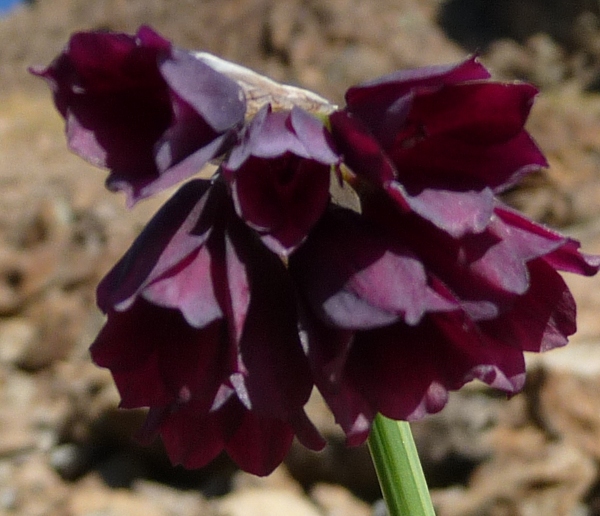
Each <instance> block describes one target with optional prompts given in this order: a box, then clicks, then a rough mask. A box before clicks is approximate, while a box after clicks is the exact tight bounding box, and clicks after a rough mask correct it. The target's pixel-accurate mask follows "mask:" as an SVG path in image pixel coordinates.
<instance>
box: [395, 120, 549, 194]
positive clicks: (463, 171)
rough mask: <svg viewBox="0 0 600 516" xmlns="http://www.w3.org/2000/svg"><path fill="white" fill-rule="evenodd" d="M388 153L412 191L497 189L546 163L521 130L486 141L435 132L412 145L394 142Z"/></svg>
mask: <svg viewBox="0 0 600 516" xmlns="http://www.w3.org/2000/svg"><path fill="white" fill-rule="evenodd" d="M389 153H390V159H391V160H392V162H393V163H394V165H395V167H396V170H397V171H398V180H399V181H400V182H402V184H404V186H405V188H406V189H407V190H408V192H409V193H411V194H413V195H414V194H416V193H418V192H419V191H420V190H422V189H423V188H426V187H430V188H433V187H436V188H446V189H450V190H458V191H465V190H473V189H474V190H481V189H483V188H485V187H486V186H488V187H490V188H493V189H495V190H498V191H499V190H503V189H505V188H507V187H508V186H512V185H513V184H514V183H515V182H516V181H517V180H518V179H520V178H521V177H523V176H524V175H526V174H527V173H529V172H531V171H533V170H536V169H538V168H540V167H545V166H547V162H546V160H545V158H544V156H543V155H542V154H541V152H540V151H539V149H538V147H537V146H536V145H535V143H534V142H533V140H532V139H531V137H530V136H529V135H528V134H527V133H526V132H524V131H523V132H521V133H520V134H519V135H517V136H516V137H515V138H513V139H511V140H509V141H506V142H502V143H497V144H490V145H481V144H479V143H476V142H473V141H468V140H461V139H458V138H455V137H453V136H447V135H438V136H432V137H430V138H424V139H422V140H421V141H419V143H418V145H414V146H412V147H402V146H397V147H395V148H394V149H389Z"/></svg>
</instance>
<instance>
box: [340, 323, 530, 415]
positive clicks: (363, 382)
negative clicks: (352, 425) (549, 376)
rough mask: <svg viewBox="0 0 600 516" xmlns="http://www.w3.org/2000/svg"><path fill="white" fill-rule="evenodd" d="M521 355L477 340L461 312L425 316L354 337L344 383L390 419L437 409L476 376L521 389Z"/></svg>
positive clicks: (476, 332) (522, 373) (496, 383)
mask: <svg viewBox="0 0 600 516" xmlns="http://www.w3.org/2000/svg"><path fill="white" fill-rule="evenodd" d="M524 367H525V363H524V360H523V354H522V351H521V350H520V349H518V348H516V347H515V348H512V347H510V346H508V345H506V344H505V343H504V342H500V343H498V344H496V343H493V342H490V341H488V340H487V339H485V338H484V337H483V336H481V335H480V334H479V332H478V330H477V329H476V327H474V326H473V325H472V324H470V323H469V322H468V319H465V318H464V316H463V315H462V314H461V313H460V312H447V313H439V314H432V315H429V316H427V317H426V318H425V319H424V320H423V321H422V322H421V324H419V325H418V326H413V327H411V326H408V325H406V324H404V323H398V324H396V325H393V326H389V327H386V328H382V329H377V330H371V331H369V332H359V333H357V334H356V336H355V340H354V342H353V345H352V350H351V352H350V354H349V356H348V359H347V367H346V371H345V372H346V374H347V381H348V382H349V383H354V384H356V385H360V386H361V389H362V391H363V392H364V395H365V396H366V398H367V399H368V400H369V402H370V404H371V406H372V407H373V408H374V409H375V410H377V411H379V412H381V413H382V414H384V415H386V416H388V417H391V418H393V419H418V418H421V417H423V416H424V415H426V414H430V413H434V412H437V411H439V410H441V409H442V408H443V407H444V405H445V403H446V402H447V399H448V391H449V390H455V389H459V388H460V387H462V386H463V385H464V384H465V383H466V382H468V381H470V380H471V379H473V378H474V377H478V378H480V379H482V380H483V381H486V382H488V383H490V384H491V385H493V386H494V387H496V388H500V389H504V390H507V391H508V392H515V391H516V390H518V389H520V388H521V387H522V384H523V377H524V372H525V369H524Z"/></svg>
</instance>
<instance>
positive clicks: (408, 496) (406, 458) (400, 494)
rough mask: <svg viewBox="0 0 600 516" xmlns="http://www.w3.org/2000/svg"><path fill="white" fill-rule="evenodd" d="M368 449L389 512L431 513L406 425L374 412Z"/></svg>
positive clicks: (399, 515) (398, 514) (393, 515)
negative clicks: (374, 416) (375, 415)
mask: <svg viewBox="0 0 600 516" xmlns="http://www.w3.org/2000/svg"><path fill="white" fill-rule="evenodd" d="M369 450H370V451H371V457H372V458H373V464H374V465H375V470H376V471H377V478H378V479H379V485H380V486H381V492H382V493H383V498H384V500H385V503H386V505H387V508H388V512H389V516H435V512H434V510H433V505H432V503H431V497H430V496H429V489H428V488H427V482H426V481H425V476H424V475H423V468H422V467H421V461H420V460H419V455H418V453H417V448H416V446H415V440H414V439H413V436H412V433H411V431H410V425H409V424H408V423H407V422H406V421H393V420H391V419H387V418H386V417H383V416H382V415H381V414H378V415H377V417H376V418H375V421H374V422H373V427H372V429H371V434H370V435H369Z"/></svg>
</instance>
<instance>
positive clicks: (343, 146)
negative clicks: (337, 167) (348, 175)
mask: <svg viewBox="0 0 600 516" xmlns="http://www.w3.org/2000/svg"><path fill="white" fill-rule="evenodd" d="M329 120H330V123H331V133H332V136H333V138H334V140H335V142H336V144H337V146H338V148H339V149H340V152H341V153H342V154H343V156H344V163H345V164H346V165H347V166H349V167H350V169H351V170H352V172H354V173H355V174H356V175H358V176H360V177H364V178H365V179H367V180H368V181H370V182H372V183H373V184H375V185H381V186H383V185H384V184H386V183H387V182H389V181H391V180H393V179H394V178H395V177H396V173H395V171H394V166H393V165H392V163H391V161H390V160H389V158H388V157H387V156H386V155H385V153H384V152H383V149H382V147H381V145H380V143H379V142H378V141H377V140H376V139H375V137H374V136H373V135H372V133H371V132H370V131H369V129H368V128H367V127H366V126H365V125H364V124H363V123H362V122H361V121H360V120H359V119H357V118H354V117H353V116H352V115H350V114H349V113H347V112H346V111H336V112H335V113H333V114H332V115H331V116H330V117H329Z"/></svg>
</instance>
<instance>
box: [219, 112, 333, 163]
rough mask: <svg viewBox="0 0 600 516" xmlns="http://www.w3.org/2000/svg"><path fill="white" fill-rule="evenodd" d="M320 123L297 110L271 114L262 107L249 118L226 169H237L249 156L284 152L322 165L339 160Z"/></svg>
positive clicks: (265, 156) (266, 156)
mask: <svg viewBox="0 0 600 516" xmlns="http://www.w3.org/2000/svg"><path fill="white" fill-rule="evenodd" d="M332 145H333V144H332V141H331V138H330V136H329V134H328V132H327V130H326V129H325V126H324V125H323V123H322V122H321V121H320V120H318V119H317V118H315V117H313V116H312V115H309V114H308V113H306V112H305V111H303V110H301V109H299V108H293V109H292V111H279V112H272V111H271V106H270V104H268V105H266V106H264V107H263V108H262V109H261V110H260V111H259V112H258V113H257V114H256V115H255V117H254V118H253V119H252V121H251V122H250V124H249V125H248V126H247V127H246V129H245V132H244V134H243V135H242V138H241V141H240V142H239V145H237V146H236V147H235V148H234V149H233V151H232V152H231V155H230V156H229V157H228V159H227V163H226V168H227V169H228V170H238V169H239V168H240V167H241V166H242V165H243V163H244V162H245V161H246V160H247V159H248V157H249V156H256V157H258V158H276V157H279V156H282V155H284V154H286V153H292V154H295V155H296V156H298V157H301V158H307V159H312V160H314V161H318V162H319V163H323V164H326V165H333V164H335V163H337V162H338V161H339V157H338V155H337V153H336V152H335V151H334V149H333V148H332Z"/></svg>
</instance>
